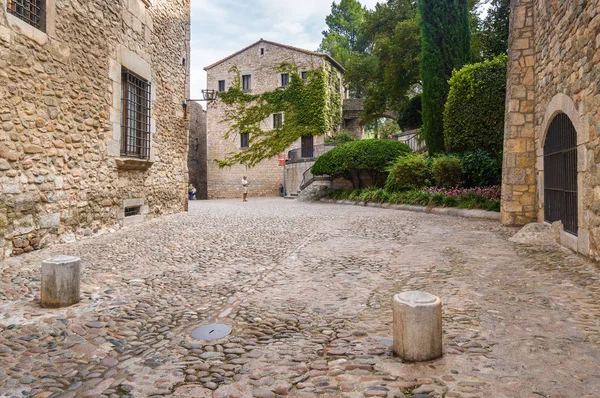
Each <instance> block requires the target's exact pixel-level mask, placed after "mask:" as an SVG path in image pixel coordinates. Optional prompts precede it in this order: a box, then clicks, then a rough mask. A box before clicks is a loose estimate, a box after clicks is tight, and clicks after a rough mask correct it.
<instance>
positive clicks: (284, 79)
mask: <svg viewBox="0 0 600 398" xmlns="http://www.w3.org/2000/svg"><path fill="white" fill-rule="evenodd" d="M288 84H290V75H289V73H282V74H281V87H287V86H288Z"/></svg>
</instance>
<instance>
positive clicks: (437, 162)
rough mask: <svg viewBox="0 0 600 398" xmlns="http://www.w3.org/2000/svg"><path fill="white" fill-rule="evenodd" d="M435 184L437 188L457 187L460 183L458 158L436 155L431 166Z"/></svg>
mask: <svg viewBox="0 0 600 398" xmlns="http://www.w3.org/2000/svg"><path fill="white" fill-rule="evenodd" d="M431 171H432V173H433V179H434V181H435V185H436V186H437V187H439V188H457V187H459V186H460V184H461V183H462V171H461V164H460V160H459V159H458V158H455V157H452V156H438V157H436V158H435V159H433V167H432V170H431Z"/></svg>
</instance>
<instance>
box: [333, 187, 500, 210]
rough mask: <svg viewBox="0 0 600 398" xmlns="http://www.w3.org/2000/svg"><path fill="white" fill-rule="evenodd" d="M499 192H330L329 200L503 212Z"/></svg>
mask: <svg viewBox="0 0 600 398" xmlns="http://www.w3.org/2000/svg"><path fill="white" fill-rule="evenodd" d="M493 189H495V192H497V193H498V195H497V196H494V192H493V191H492V190H493ZM499 192H500V190H499V188H498V187H490V188H485V189H481V188H478V189H471V190H463V191H462V192H459V191H458V190H452V191H450V190H442V189H438V188H430V189H428V190H419V189H412V190H410V191H403V192H393V193H390V192H388V191H386V190H383V189H379V188H374V187H371V188H366V189H362V190H361V189H355V190H352V191H330V192H328V193H327V197H328V198H329V199H334V200H345V199H347V200H353V201H357V202H364V203H393V204H408V205H416V206H432V207H458V208H462V209H482V210H488V211H500V197H499Z"/></svg>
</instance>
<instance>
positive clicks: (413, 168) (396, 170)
mask: <svg viewBox="0 0 600 398" xmlns="http://www.w3.org/2000/svg"><path fill="white" fill-rule="evenodd" d="M427 174H428V167H427V162H426V161H425V158H424V157H423V156H420V155H406V156H402V157H399V158H398V159H397V160H396V162H394V164H393V165H392V167H390V169H389V174H388V178H387V181H386V183H385V190H386V191H388V192H400V191H405V190H408V189H413V188H421V187H423V186H425V185H427Z"/></svg>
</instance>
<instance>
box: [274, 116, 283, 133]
mask: <svg viewBox="0 0 600 398" xmlns="http://www.w3.org/2000/svg"><path fill="white" fill-rule="evenodd" d="M281 127H283V114H281V113H274V114H273V128H274V129H280V128H281Z"/></svg>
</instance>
